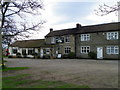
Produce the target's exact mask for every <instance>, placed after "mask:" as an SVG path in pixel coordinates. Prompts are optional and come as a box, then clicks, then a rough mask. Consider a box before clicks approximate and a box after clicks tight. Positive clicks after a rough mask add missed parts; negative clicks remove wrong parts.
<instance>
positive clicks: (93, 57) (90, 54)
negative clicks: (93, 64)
mask: <svg viewBox="0 0 120 90" xmlns="http://www.w3.org/2000/svg"><path fill="white" fill-rule="evenodd" d="M88 56H89V57H90V58H92V59H96V58H97V54H96V53H95V52H89V53H88Z"/></svg>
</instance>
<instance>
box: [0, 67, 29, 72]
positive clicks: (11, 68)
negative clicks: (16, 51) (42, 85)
mask: <svg viewBox="0 0 120 90" xmlns="http://www.w3.org/2000/svg"><path fill="white" fill-rule="evenodd" d="M28 68H29V67H5V68H4V69H2V71H10V70H24V69H28Z"/></svg>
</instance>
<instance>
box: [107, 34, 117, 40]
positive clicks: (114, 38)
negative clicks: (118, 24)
mask: <svg viewBox="0 0 120 90" xmlns="http://www.w3.org/2000/svg"><path fill="white" fill-rule="evenodd" d="M117 39H118V32H107V40H117Z"/></svg>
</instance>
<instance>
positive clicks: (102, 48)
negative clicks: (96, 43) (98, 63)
mask: <svg viewBox="0 0 120 90" xmlns="http://www.w3.org/2000/svg"><path fill="white" fill-rule="evenodd" d="M98 48H100V49H102V50H100V51H101V52H98ZM98 53H101V54H100V55H101V57H98ZM97 59H103V47H97Z"/></svg>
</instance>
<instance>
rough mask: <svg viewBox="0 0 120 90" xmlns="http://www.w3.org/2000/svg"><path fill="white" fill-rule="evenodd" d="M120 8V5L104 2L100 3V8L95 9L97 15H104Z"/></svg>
mask: <svg viewBox="0 0 120 90" xmlns="http://www.w3.org/2000/svg"><path fill="white" fill-rule="evenodd" d="M119 8H120V5H113V6H109V5H107V4H103V5H99V8H98V9H97V10H96V9H95V10H94V11H95V14H96V15H99V16H104V15H107V14H110V13H112V12H115V11H118V10H119Z"/></svg>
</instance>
